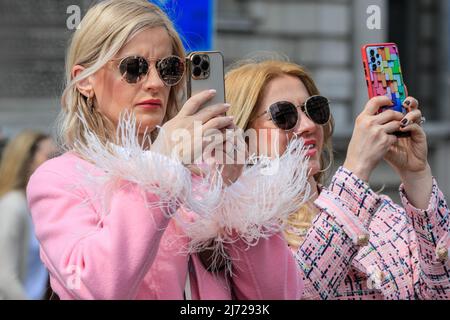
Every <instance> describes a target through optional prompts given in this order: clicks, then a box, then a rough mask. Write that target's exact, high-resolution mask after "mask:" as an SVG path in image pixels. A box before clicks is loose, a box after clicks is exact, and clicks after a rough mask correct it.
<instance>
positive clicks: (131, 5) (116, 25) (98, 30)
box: [57, 0, 185, 151]
mask: <svg viewBox="0 0 450 320" xmlns="http://www.w3.org/2000/svg"><path fill="white" fill-rule="evenodd" d="M156 27H164V28H165V29H166V30H167V33H168V34H169V37H170V38H171V40H172V51H173V54H174V55H177V56H179V57H180V58H182V59H183V60H184V58H185V52H184V48H183V44H182V42H181V39H180V37H179V35H178V33H177V32H176V30H175V28H174V26H173V24H172V22H171V21H170V20H169V18H168V17H167V16H166V14H165V13H164V12H163V11H161V9H159V8H158V7H157V6H155V5H154V4H151V3H149V1H147V0H107V1H101V2H100V3H98V4H97V5H95V6H93V7H92V8H91V9H89V10H88V12H87V13H86V15H85V17H84V18H83V20H82V21H81V24H80V28H79V29H78V30H77V31H76V32H75V33H74V34H73V37H72V39H71V42H70V46H69V49H68V52H67V57H66V68H65V76H66V85H65V89H64V92H63V95H62V99H61V104H62V110H61V112H60V115H59V118H58V121H57V131H58V132H57V139H58V144H59V145H60V147H62V149H63V150H66V151H67V150H77V145H76V144H75V142H77V143H81V144H86V139H85V137H84V136H83V133H84V130H83V123H82V121H81V120H80V117H79V116H80V115H81V116H82V117H83V118H84V119H86V123H87V129H89V130H90V131H92V132H94V133H96V134H97V136H98V137H99V139H100V141H101V142H102V143H103V144H105V145H106V142H107V141H115V128H114V126H113V124H112V122H111V121H110V120H109V119H107V118H106V117H105V116H103V115H102V114H101V113H99V112H98V111H97V108H95V105H96V101H95V100H94V101H93V103H94V108H91V107H90V106H89V103H88V98H87V97H85V96H84V95H83V94H81V93H80V91H79V90H78V89H77V83H78V82H80V81H82V80H84V79H86V78H87V77H89V76H91V75H93V74H95V73H96V72H97V71H98V70H100V69H101V68H103V67H104V66H105V65H106V63H108V62H109V61H110V60H111V59H112V58H113V57H114V56H115V55H116V54H117V53H118V52H119V51H120V49H121V48H123V47H124V46H125V45H126V44H127V43H128V42H129V41H130V40H131V39H132V38H133V37H134V36H135V35H136V34H137V33H139V32H140V31H143V30H145V29H149V28H156ZM75 65H81V66H83V67H85V70H84V71H83V72H81V74H80V75H78V76H77V77H76V78H72V68H73V67H74V66H75ZM182 83H183V81H181V82H180V84H179V85H177V86H175V87H172V88H171V91H170V95H169V100H168V106H167V112H166V115H165V118H164V120H163V121H164V122H166V121H168V120H170V119H171V118H173V117H174V116H175V115H176V114H177V113H178V111H179V97H180V96H181V95H182V93H183V85H182Z"/></svg>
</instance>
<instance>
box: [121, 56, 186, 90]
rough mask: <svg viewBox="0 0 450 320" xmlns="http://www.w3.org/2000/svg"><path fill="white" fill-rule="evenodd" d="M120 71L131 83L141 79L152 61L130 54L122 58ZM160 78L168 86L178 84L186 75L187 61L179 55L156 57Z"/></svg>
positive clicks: (156, 66)
mask: <svg viewBox="0 0 450 320" xmlns="http://www.w3.org/2000/svg"><path fill="white" fill-rule="evenodd" d="M115 60H120V62H119V71H120V74H121V76H122V78H123V79H124V80H125V81H126V82H128V83H131V84H134V83H138V82H139V81H141V80H142V79H143V78H144V77H145V76H146V75H147V74H148V72H149V70H150V61H149V60H147V59H146V58H144V57H140V56H130V57H125V58H120V59H115ZM154 61H155V68H156V71H157V72H158V76H159V78H160V79H161V80H162V82H164V84H165V85H166V86H169V87H171V86H175V85H177V84H178V83H179V82H180V81H181V79H182V78H183V76H184V71H185V63H184V61H183V60H182V59H181V58H180V57H178V56H167V57H164V58H162V59H154Z"/></svg>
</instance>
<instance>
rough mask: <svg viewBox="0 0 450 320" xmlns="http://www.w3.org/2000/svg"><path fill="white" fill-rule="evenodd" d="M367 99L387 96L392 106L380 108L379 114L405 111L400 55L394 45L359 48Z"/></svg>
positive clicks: (404, 90)
mask: <svg viewBox="0 0 450 320" xmlns="http://www.w3.org/2000/svg"><path fill="white" fill-rule="evenodd" d="M361 55H362V60H363V65H364V73H365V77H366V83H367V89H368V93H369V98H373V97H376V96H387V97H388V98H389V99H391V100H392V102H393V104H394V105H393V106H386V107H382V108H380V110H379V111H378V112H379V113H381V112H383V111H386V110H394V111H398V112H401V113H403V114H406V113H407V110H406V109H405V107H404V106H403V102H404V101H405V99H406V97H407V89H406V85H405V83H404V81H403V73H402V68H401V65H400V55H399V51H398V47H397V45H396V44H395V43H375V44H367V45H365V46H363V47H362V48H361ZM395 135H396V136H410V134H409V133H402V132H396V133H395Z"/></svg>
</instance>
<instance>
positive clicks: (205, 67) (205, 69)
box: [201, 60, 209, 71]
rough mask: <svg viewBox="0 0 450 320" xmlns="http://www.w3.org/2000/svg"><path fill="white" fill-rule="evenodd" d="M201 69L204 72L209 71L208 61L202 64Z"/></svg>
mask: <svg viewBox="0 0 450 320" xmlns="http://www.w3.org/2000/svg"><path fill="white" fill-rule="evenodd" d="M201 68H202V70H203V71H207V70H209V62H208V61H206V60H203V62H202V64H201Z"/></svg>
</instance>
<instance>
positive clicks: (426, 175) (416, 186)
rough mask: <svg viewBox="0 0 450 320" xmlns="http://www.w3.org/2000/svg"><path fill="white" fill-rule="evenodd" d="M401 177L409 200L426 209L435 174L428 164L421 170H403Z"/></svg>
mask: <svg viewBox="0 0 450 320" xmlns="http://www.w3.org/2000/svg"><path fill="white" fill-rule="evenodd" d="M400 178H401V180H402V183H403V188H404V191H405V194H406V197H407V198H408V200H409V202H410V203H411V204H412V205H413V206H414V207H416V208H417V209H422V210H426V209H427V208H428V206H429V202H430V198H431V192H432V189H433V175H432V173H431V168H430V166H429V165H428V164H427V165H426V167H425V168H424V169H423V170H421V171H413V172H412V171H408V172H401V173H400Z"/></svg>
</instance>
